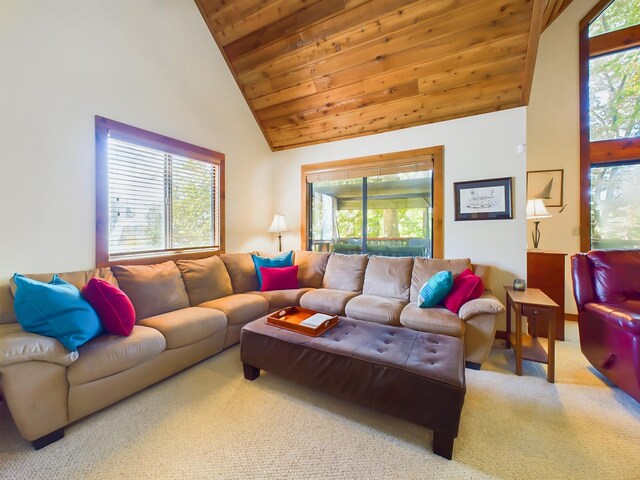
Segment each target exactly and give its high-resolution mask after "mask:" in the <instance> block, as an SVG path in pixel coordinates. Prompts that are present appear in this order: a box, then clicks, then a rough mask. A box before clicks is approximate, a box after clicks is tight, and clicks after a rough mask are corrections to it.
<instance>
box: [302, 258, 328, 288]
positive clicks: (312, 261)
mask: <svg viewBox="0 0 640 480" xmlns="http://www.w3.org/2000/svg"><path fill="white" fill-rule="evenodd" d="M293 256H294V264H295V265H297V266H298V283H299V284H300V286H301V287H303V288H305V287H310V288H320V287H321V286H322V279H323V278H324V273H325V271H326V270H327V262H328V261H329V257H330V256H331V254H330V253H328V252H308V251H306V250H296V251H295V252H294V254H293Z"/></svg>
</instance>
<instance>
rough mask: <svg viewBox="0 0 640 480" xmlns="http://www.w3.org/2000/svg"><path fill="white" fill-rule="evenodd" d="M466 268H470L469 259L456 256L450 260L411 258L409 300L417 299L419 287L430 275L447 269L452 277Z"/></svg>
mask: <svg viewBox="0 0 640 480" xmlns="http://www.w3.org/2000/svg"><path fill="white" fill-rule="evenodd" d="M467 268H471V260H470V259H468V258H458V259H452V260H442V259H439V258H424V257H416V258H414V260H413V271H412V272H411V295H410V297H409V300H411V301H412V302H417V301H418V292H419V291H420V288H422V286H423V285H424V284H425V282H426V281H427V280H429V279H430V278H431V277H432V276H434V275H435V274H436V273H438V272H440V271H442V270H449V271H450V272H451V273H452V274H453V277H454V278H455V277H456V275H460V274H461V273H462V272H463V271H464V270H466V269H467Z"/></svg>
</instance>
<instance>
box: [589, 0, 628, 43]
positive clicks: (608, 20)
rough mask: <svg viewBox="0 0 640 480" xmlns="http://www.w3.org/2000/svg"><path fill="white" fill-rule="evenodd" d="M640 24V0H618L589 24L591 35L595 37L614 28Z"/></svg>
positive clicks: (618, 28) (619, 28)
mask: <svg viewBox="0 0 640 480" xmlns="http://www.w3.org/2000/svg"><path fill="white" fill-rule="evenodd" d="M638 24H640V2H638V0H616V1H615V2H613V3H612V4H611V5H609V6H608V7H607V9H606V10H605V11H604V12H602V13H601V14H600V15H599V16H598V17H597V18H596V19H595V20H594V21H593V22H591V25H589V36H590V37H595V36H596V35H601V34H603V33H607V32H613V31H614V30H621V29H623V28H627V27H633V26H634V25H638Z"/></svg>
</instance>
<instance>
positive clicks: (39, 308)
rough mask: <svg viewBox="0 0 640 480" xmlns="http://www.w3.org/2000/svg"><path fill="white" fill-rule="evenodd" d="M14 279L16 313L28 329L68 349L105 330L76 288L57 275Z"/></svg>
mask: <svg viewBox="0 0 640 480" xmlns="http://www.w3.org/2000/svg"><path fill="white" fill-rule="evenodd" d="M13 280H14V282H15V284H16V286H17V290H16V297H15V301H14V306H15V311H16V316H17V317H18V322H20V325H22V328H24V330H26V331H27V332H31V333H37V334H38V335H44V336H47V337H52V338H55V339H57V340H59V341H60V343H62V344H63V345H64V346H65V348H66V349H67V350H71V351H76V350H77V349H78V347H79V346H80V345H83V344H84V343H86V342H88V341H89V340H91V339H92V338H94V337H97V336H98V335H101V334H102V333H104V329H103V328H102V324H101V323H100V319H99V318H98V314H97V313H96V312H95V310H94V309H93V307H91V305H90V304H89V302H87V301H86V300H85V299H84V298H83V297H82V295H81V294H80V291H79V290H78V289H77V287H75V286H73V285H71V284H70V283H68V282H65V281H64V280H62V279H60V278H58V276H57V275H54V276H53V279H52V280H51V281H50V282H49V283H43V282H39V281H37V280H32V279H30V278H27V277H24V276H22V275H19V274H17V273H16V274H15V275H14V276H13Z"/></svg>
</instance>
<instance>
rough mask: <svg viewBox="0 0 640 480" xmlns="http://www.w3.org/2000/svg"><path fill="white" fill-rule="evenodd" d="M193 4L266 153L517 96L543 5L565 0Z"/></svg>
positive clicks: (525, 84)
mask: <svg viewBox="0 0 640 480" xmlns="http://www.w3.org/2000/svg"><path fill="white" fill-rule="evenodd" d="M195 1H196V3H197V5H198V8H199V9H200V11H201V13H202V15H203V17H204V19H205V21H206V22H207V25H208V26H209V29H210V30H211V33H212V34H213V37H214V38H215V40H216V42H217V44H218V46H219V47H220V49H221V51H222V52H223V55H224V56H225V59H226V60H227V63H228V65H229V67H230V69H231V70H232V72H233V74H234V76H235V78H236V81H237V82H238V85H239V86H240V88H241V90H242V92H243V94H244V96H245V98H246V100H247V102H248V104H249V106H250V107H251V110H252V111H253V113H254V115H255V117H256V120H257V121H258V123H259V124H260V127H261V129H262V131H263V132H264V135H265V137H266V139H267V141H268V143H269V145H270V146H271V148H272V150H282V149H287V148H293V147H299V146H303V145H311V144H316V143H321V142H329V141H334V140H340V139H345V138H350V137H356V136H361V135H368V134H372V133H378V132H386V131H390V130H395V129H399V128H406V127H410V126H415V125H422V124H426V123H432V122H439V121H442V120H448V119H453V118H460V117H466V116H470V115H476V114H479V113H485V112H492V111H497V110H503V109H507V108H513V107H518V106H522V105H526V104H527V103H528V99H529V92H530V84H531V79H532V76H533V66H534V62H535V55H536V52H537V45H538V38H539V35H540V32H541V29H542V27H543V26H544V25H543V13H544V10H545V7H547V5H548V3H552V4H553V3H556V4H558V3H559V4H560V6H562V3H568V2H562V0H560V1H558V0H550V2H546V1H544V0H402V1H400V0H195ZM551 13H553V7H552V11H551ZM551 16H552V15H551V14H550V15H549V17H547V19H551ZM554 18H555V17H554Z"/></svg>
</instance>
